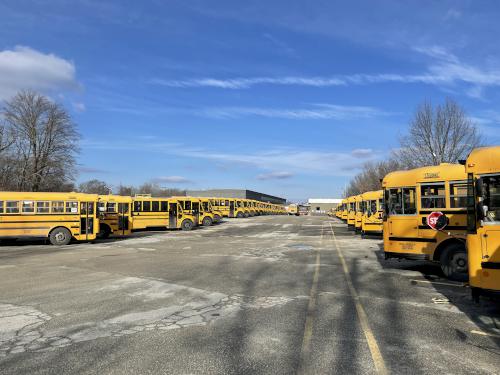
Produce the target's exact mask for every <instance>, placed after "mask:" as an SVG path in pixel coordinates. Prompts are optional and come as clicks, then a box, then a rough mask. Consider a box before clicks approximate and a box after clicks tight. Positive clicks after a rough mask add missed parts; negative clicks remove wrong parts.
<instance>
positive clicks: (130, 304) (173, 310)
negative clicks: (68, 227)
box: [0, 217, 500, 374]
mask: <svg viewBox="0 0 500 375" xmlns="http://www.w3.org/2000/svg"><path fill="white" fill-rule="evenodd" d="M332 232H333V233H334V234H335V239H336V241H337V243H338V246H339V247H340V248H341V250H342V252H343V254H344V257H345V259H346V263H347V266H348V268H349V277H350V278H351V279H352V285H353V287H354V289H355V290H356V293H357V294H358V295H359V301H360V303H361V304H362V306H363V308H364V310H365V311H366V315H367V319H368V324H369V326H370V327H371V330H372V331H373V335H374V337H375V340H376V342H377V343H378V346H379V347H380V351H381V354H382V357H383V359H384V361H385V363H386V366H387V368H388V369H389V371H390V372H393V373H411V374H413V373H442V372H447V373H454V374H460V373H463V374H466V373H470V372H475V373H484V374H490V373H498V363H500V349H499V345H500V340H499V339H498V337H500V327H499V316H500V307H499V304H498V303H497V302H492V301H483V302H482V303H481V304H480V305H475V304H473V303H472V302H471V301H470V297H469V294H468V290H467V288H464V287H462V286H460V285H451V286H450V285H442V283H443V282H446V280H443V278H442V275H441V274H440V271H439V268H437V267H435V266H433V265H431V264H422V263H418V262H412V261H402V262H395V261H389V262H386V261H384V260H383V259H382V258H383V257H382V253H381V250H380V249H381V248H380V246H381V240H380V239H379V238H376V237H374V238H369V239H364V240H362V239H360V238H359V236H356V235H354V234H352V233H350V232H348V231H347V230H346V228H345V226H344V225H343V224H341V223H339V222H337V221H335V220H331V219H328V218H323V217H256V218H249V219H239V220H238V219H231V220H226V222H225V223H223V224H221V225H217V226H213V227H210V228H202V229H200V230H196V231H192V232H177V231H163V232H140V233H136V234H134V235H133V236H132V237H131V238H127V239H110V240H106V241H101V242H96V243H93V244H73V245H70V246H67V247H63V248H56V247H52V246H48V245H45V244H43V243H19V244H10V245H8V246H2V247H0V373H1V374H53V373H75V374H76V373H78V374H126V373H150V374H156V373H158V374H165V373H172V374H184V373H189V374H194V373H200V374H202V373H203V374H205V373H210V374H222V373H227V374H240V373H252V374H254V373H269V374H290V373H296V372H297V371H298V370H299V369H300V371H301V372H302V373H314V374H319V373H374V371H375V370H374V365H373V359H372V357H371V354H370V350H369V347H368V344H367V340H366V337H365V334H364V332H363V329H364V328H363V326H362V325H361V324H360V322H359V320H358V315H357V313H356V308H355V303H354V299H353V297H352V295H351V292H352V291H350V289H349V288H348V285H347V284H346V276H345V275H344V274H343V271H342V266H341V261H340V259H339V255H338V253H337V252H336V251H335V246H334V241H333V239H334V235H333V233H332ZM315 275H316V276H317V280H316V286H315V287H313V285H314V283H315V282H313V280H315ZM440 283H441V284H440ZM311 299H314V301H315V302H314V304H313V305H312V306H313V307H312V308H311V303H310V302H311ZM308 327H309V328H308ZM474 332H481V333H482V334H477V333H474ZM485 334H486V335H485ZM495 335H498V336H495ZM309 336H310V337H309ZM306 337H308V339H307V340H306V339H305V338H306ZM305 342H306V343H307V344H304V343H305ZM304 348H305V349H307V350H305V349H304Z"/></svg>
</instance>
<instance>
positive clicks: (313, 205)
mask: <svg viewBox="0 0 500 375" xmlns="http://www.w3.org/2000/svg"><path fill="white" fill-rule="evenodd" d="M307 202H308V203H309V206H310V211H309V212H310V214H311V215H325V214H327V213H328V211H330V210H331V209H332V208H335V207H337V206H338V205H339V204H340V203H342V199H340V198H309V199H308V201H307Z"/></svg>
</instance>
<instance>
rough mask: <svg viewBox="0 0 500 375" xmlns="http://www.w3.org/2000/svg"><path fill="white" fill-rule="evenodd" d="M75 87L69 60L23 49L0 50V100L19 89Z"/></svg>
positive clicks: (19, 47) (76, 83) (42, 89)
mask: <svg viewBox="0 0 500 375" xmlns="http://www.w3.org/2000/svg"><path fill="white" fill-rule="evenodd" d="M78 87H79V84H78V82H77V81H76V78H75V65H74V64H73V62H71V61H69V60H65V59H63V58H61V57H59V56H56V55H54V54H46V53H43V52H40V51H37V50H34V49H32V48H29V47H23V46H17V47H15V48H14V49H12V50H4V51H0V99H8V98H10V97H11V96H13V95H15V94H16V92H17V91H19V90H22V89H34V90H40V91H44V92H47V91H50V92H52V91H61V90H62V91H64V90H75V89H77V88H78Z"/></svg>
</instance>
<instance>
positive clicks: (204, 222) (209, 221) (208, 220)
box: [201, 216, 212, 227]
mask: <svg viewBox="0 0 500 375" xmlns="http://www.w3.org/2000/svg"><path fill="white" fill-rule="evenodd" d="M201 224H202V225H203V226H204V227H209V226H210V225H212V219H211V218H210V217H208V216H206V217H204V218H203V220H202V222H201Z"/></svg>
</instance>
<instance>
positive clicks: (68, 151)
mask: <svg viewBox="0 0 500 375" xmlns="http://www.w3.org/2000/svg"><path fill="white" fill-rule="evenodd" d="M2 115H3V117H4V120H5V126H6V129H8V131H9V132H11V134H12V140H13V144H12V145H11V146H10V147H11V148H12V150H11V151H12V154H13V156H12V157H11V164H12V167H13V168H14V169H15V172H16V173H15V175H14V176H13V178H14V179H13V180H12V181H10V185H11V186H10V188H14V189H16V190H20V191H26V190H27V191H41V190H48V191H50V190H61V187H62V186H68V184H69V183H71V182H72V180H73V179H74V172H73V171H75V170H76V168H75V157H76V155H77V153H78V151H79V149H78V140H79V134H78V132H77V131H76V126H75V124H74V123H73V122H72V120H71V118H70V116H69V114H68V113H67V112H66V110H65V109H64V108H63V107H62V106H61V105H59V104H57V103H54V102H52V101H51V100H49V99H48V98H47V97H45V96H43V95H40V94H38V93H36V92H33V91H23V92H20V93H18V94H17V95H16V96H15V97H14V98H12V99H11V100H9V101H7V102H6V103H5V105H4V108H3V110H2Z"/></svg>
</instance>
